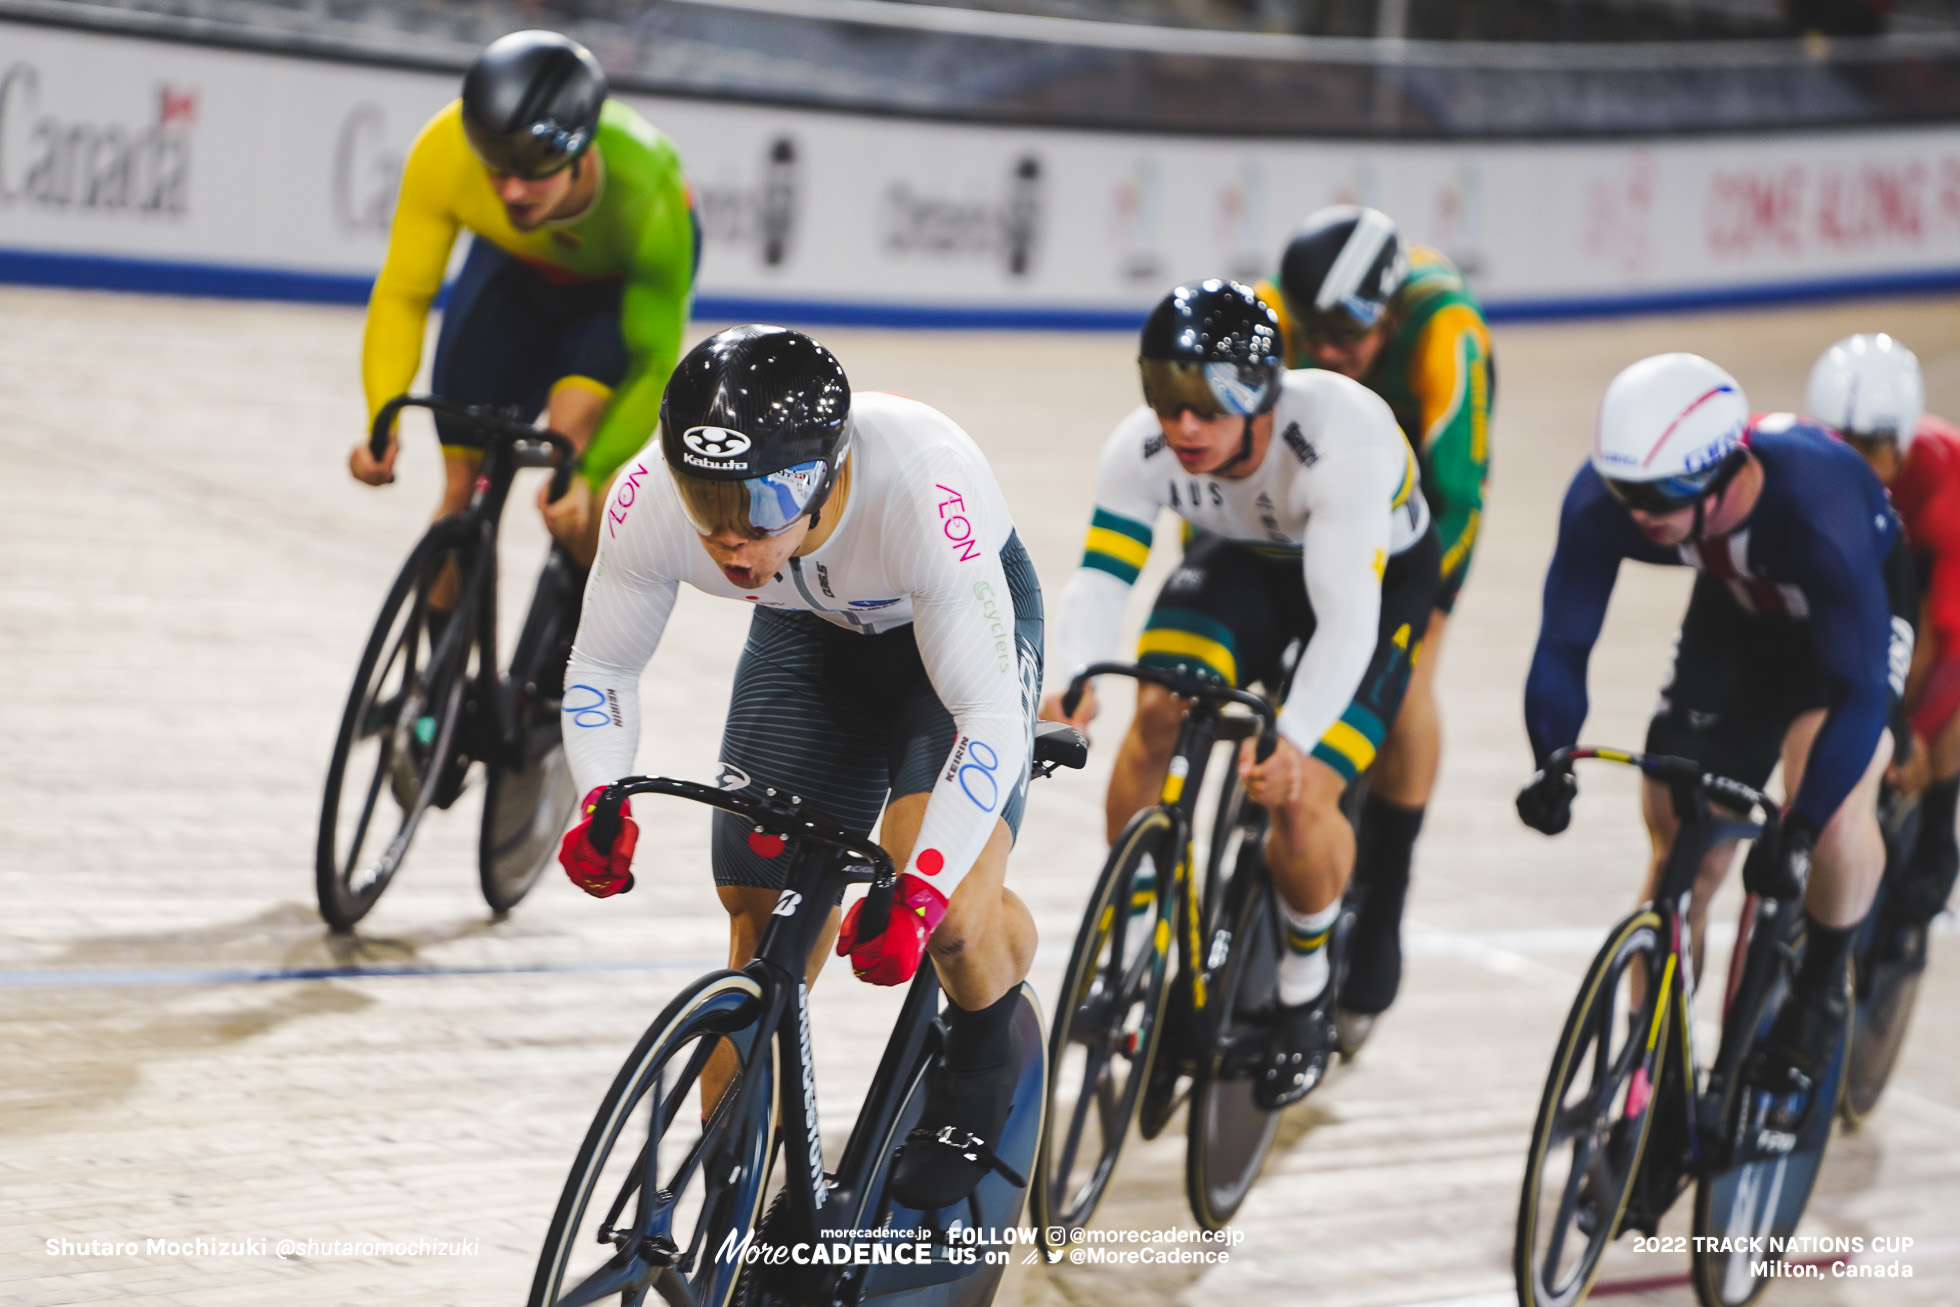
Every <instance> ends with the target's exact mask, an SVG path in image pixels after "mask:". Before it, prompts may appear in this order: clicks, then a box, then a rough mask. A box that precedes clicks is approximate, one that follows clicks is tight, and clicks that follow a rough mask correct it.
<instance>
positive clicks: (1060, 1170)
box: [1055, 1051, 1107, 1185]
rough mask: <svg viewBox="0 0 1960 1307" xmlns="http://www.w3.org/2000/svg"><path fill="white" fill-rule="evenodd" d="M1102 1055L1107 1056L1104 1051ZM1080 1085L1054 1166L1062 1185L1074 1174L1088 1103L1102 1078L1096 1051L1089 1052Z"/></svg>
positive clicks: (1087, 1114) (1087, 1121)
mask: <svg viewBox="0 0 1960 1307" xmlns="http://www.w3.org/2000/svg"><path fill="white" fill-rule="evenodd" d="M1103 1056H1105V1057H1107V1053H1106V1052H1105V1053H1104V1054H1103ZM1083 1072H1084V1073H1083V1077H1082V1087H1083V1089H1084V1091H1085V1092H1083V1093H1080V1094H1078V1095H1076V1099H1075V1108H1074V1110H1073V1111H1071V1112H1070V1113H1069V1122H1068V1134H1067V1136H1066V1139H1067V1142H1066V1143H1065V1144H1064V1145H1063V1146H1062V1160H1061V1162H1060V1164H1059V1165H1058V1166H1056V1168H1055V1174H1056V1175H1057V1176H1059V1177H1060V1178H1061V1180H1062V1182H1063V1184H1064V1185H1066V1184H1067V1183H1068V1178H1069V1176H1071V1175H1073V1174H1075V1154H1076V1151H1077V1150H1078V1149H1080V1148H1081V1146H1082V1130H1083V1127H1085V1126H1086V1125H1088V1123H1089V1105H1090V1104H1091V1103H1093V1102H1094V1101H1095V1099H1096V1091H1097V1084H1096V1082H1098V1081H1100V1080H1101V1079H1102V1070H1101V1067H1100V1066H1099V1065H1098V1064H1097V1058H1096V1053H1095V1052H1093V1051H1092V1052H1091V1053H1090V1054H1089V1058H1088V1061H1087V1063H1086V1064H1085V1066H1084V1068H1083Z"/></svg>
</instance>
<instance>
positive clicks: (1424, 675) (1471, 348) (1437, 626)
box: [1259, 205, 1496, 1054]
mask: <svg viewBox="0 0 1960 1307" xmlns="http://www.w3.org/2000/svg"><path fill="white" fill-rule="evenodd" d="M1259 291H1260V294H1261V296H1262V297H1263V298H1264V299H1265V300H1266V302H1267V303H1268V304H1271V305H1272V306H1273V308H1274V309H1275V311H1277V312H1278V313H1279V315H1280V327H1281V330H1282V332H1283V333H1284V335H1285V339H1286V347H1287V353H1286V361H1287V365H1288V366H1289V367H1296V368H1304V367H1317V368H1326V369H1328V370H1329V371H1333V372H1338V373H1340V374H1341V375H1342V376H1345V377H1353V378H1354V379H1355V380H1356V381H1359V382H1361V383H1362V384H1363V385H1365V386H1367V387H1368V389H1370V390H1372V391H1374V392H1375V393H1376V394H1377V395H1380V396H1381V397H1382V398H1383V399H1385V400H1387V401H1388V406H1389V408H1390V409H1392V410H1394V413H1395V420H1396V421H1397V422H1398V423H1399V424H1400V425H1401V427H1402V432H1403V434H1404V435H1406V436H1407V437H1408V438H1409V443H1410V444H1411V445H1413V446H1414V447H1415V450H1416V454H1417V456H1418V457H1419V459H1420V460H1421V465H1422V493H1423V497H1424V498H1425V499H1427V500H1428V501H1429V510H1430V513H1431V514H1432V516H1433V517H1434V520H1435V523H1436V543H1437V545H1438V547H1439V548H1440V549H1441V550H1442V580H1441V583H1440V584H1439V585H1438V587H1437V591H1436V607H1435V610H1434V611H1433V612H1432V613H1431V614H1430V616H1429V632H1428V634H1427V635H1426V636H1425V637H1424V638H1423V642H1422V649H1421V651H1420V656H1419V657H1418V658H1417V659H1416V660H1415V671H1414V673H1413V674H1412V675H1411V676H1410V679H1409V692H1408V695H1407V697H1406V698H1405V699H1404V700H1403V703H1402V711H1401V712H1400V713H1399V714H1397V715H1396V718H1395V723H1394V725H1393V726H1391V727H1390V728H1389V732H1388V738H1387V739H1386V740H1384V741H1383V742H1382V749H1381V757H1379V758H1378V759H1376V761H1375V766H1374V770H1373V771H1372V772H1370V773H1369V776H1368V797H1367V800H1366V802H1364V803H1363V804H1362V808H1361V826H1360V849H1359V852H1358V854H1357V855H1356V858H1355V877H1356V878H1357V880H1359V882H1360V884H1361V887H1362V890H1363V897H1362V904H1361V911H1360V915H1359V918H1358V920H1357V921H1356V923H1355V932H1354V947H1353V952H1352V956H1351V958H1350V960H1349V963H1348V969H1347V977H1346V979H1345V980H1343V981H1342V983H1341V993H1340V996H1339V998H1338V999H1337V1000H1336V1005H1335V1009H1334V1016H1335V1020H1336V1022H1337V1024H1338V1026H1339V1029H1340V1038H1341V1049H1342V1051H1343V1052H1346V1053H1350V1054H1351V1053H1353V1052H1354V1051H1355V1050H1356V1049H1358V1048H1359V1047H1360V1045H1361V1042H1362V1041H1363V1040H1364V1039H1366V1038H1367V1036H1368V1033H1369V1031H1370V1030H1371V1029H1372V1027H1373V1025H1374V1022H1375V1018H1376V1017H1377V1016H1379V1015H1380V1014H1381V1013H1382V1012H1385V1011H1387V1010H1388V1007H1389V1005H1390V1004H1392V1003H1393V1002H1394V1001H1395V995H1396V991H1397V990H1398V989H1399V988H1400V986H1401V980H1402V907H1403V903H1404V902H1405V900H1406V898H1407V896H1408V889H1409V866H1410V863H1411V861H1412V859H1413V857H1414V853H1415V842H1416V836H1417V834H1418V833H1419V832H1420V831H1421V829H1422V818H1423V811H1424V809H1425V808H1426V807H1427V806H1428V804H1429V795H1430V792H1431V791H1432V790H1433V789H1434V788H1435V785H1436V772H1437V768H1438V765H1439V764H1440V761H1441V758H1442V719H1441V714H1440V712H1439V710H1438V708H1437V704H1436V693H1435V686H1436V663H1437V659H1438V658H1439V656H1440V655H1441V653H1442V642H1443V633H1444V627H1445V625H1446V623H1447V622H1448V619H1449V616H1450V613H1451V612H1452V610H1454V609H1455V607H1456V600H1457V596H1458V595H1459V594H1460V593H1462V590H1463V582H1464V579H1465V578H1466V577H1467V576H1468V575H1469V572H1470V556H1471V554H1472V553H1473V552H1474V551H1475V549H1476V545H1477V534H1478V531H1479V529H1480V527H1481V526H1482V523H1483V509H1484V481H1485V478H1486V476H1487V475H1488V473H1489V468H1490V408H1491V402H1492V399H1493V396H1494V395H1495V392H1496V372H1495V363H1494V362H1493V358H1492V354H1491V345H1490V330H1489V328H1488V327H1486V326H1485V324H1484V313H1483V309H1482V308H1481V307H1480V306H1479V305H1478V303H1477V301H1476V299H1475V297H1473V296H1472V295H1471V294H1470V290H1469V287H1468V286H1466V285H1465V284H1464V280H1463V274H1462V273H1460V272H1458V271H1457V269H1456V267H1455V265H1453V264H1452V263H1451V262H1450V261H1449V260H1448V259H1446V258H1444V257H1443V256H1442V255H1441V254H1439V253H1437V252H1436V251H1435V250H1431V249H1425V248H1424V247H1422V246H1419V245H1406V244H1405V243H1404V242H1403V241H1402V239H1401V237H1400V235H1399V234H1398V233H1397V232H1396V230H1395V224H1394V223H1393V222H1392V221H1391V220H1390V219H1389V217H1388V215H1387V214H1385V213H1383V212H1381V211H1380V210H1379V209H1366V208H1359V207H1356V206H1354V205H1335V206H1332V207H1329V208H1325V209H1321V210H1318V211H1317V212H1315V213H1313V214H1311V215H1310V216H1309V217H1308V218H1307V220H1306V222H1305V223H1303V224H1302V225H1301V227H1300V230H1299V231H1298V232H1297V233H1295V234H1294V236H1293V238H1292V239H1291V240H1289V241H1288V242H1287V246H1286V250H1285V252H1284V253H1283V254H1282V255H1281V257H1280V268H1279V280H1278V284H1277V285H1275V284H1274V283H1272V282H1266V283H1262V284H1261V285H1260V287H1259Z"/></svg>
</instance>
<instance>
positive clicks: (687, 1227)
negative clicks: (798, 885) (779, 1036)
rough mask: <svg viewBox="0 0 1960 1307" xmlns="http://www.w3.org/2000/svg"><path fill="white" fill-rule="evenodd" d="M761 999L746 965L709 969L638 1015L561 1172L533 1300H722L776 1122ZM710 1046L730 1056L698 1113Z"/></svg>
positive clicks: (550, 1305)
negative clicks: (629, 1042) (655, 1009)
mask: <svg viewBox="0 0 1960 1307" xmlns="http://www.w3.org/2000/svg"><path fill="white" fill-rule="evenodd" d="M762 1010H763V1002H762V989H761V987H760V986H759V985H758V984H757V983H756V981H755V980H754V978H752V977H751V976H749V975H747V974H746V973H744V972H739V971H719V972H714V973H712V974H710V975H708V976H705V977H703V978H702V979H700V980H698V981H696V982H695V983H694V984H693V985H692V986H691V987H690V988H688V989H686V990H683V991H682V992H681V993H680V994H679V995H678V996H677V997H676V998H675V999H674V1001H673V1002H671V1003H669V1004H668V1005H667V1008H666V1010H665V1011H664V1012H662V1013H661V1014H660V1017H659V1019H658V1020H656V1021H655V1022H654V1023H653V1025H652V1026H650V1027H648V1029H647V1032H646V1034H645V1035H643V1036H641V1038H640V1042H639V1045H638V1046H637V1047H636V1048H634V1050H633V1053H632V1056H631V1057H629V1058H628V1059H627V1060H626V1065H625V1066H623V1067H621V1068H620V1072H619V1075H618V1077H617V1078H615V1079H614V1081H613V1085H612V1089H611V1090H610V1091H608V1093H607V1094H606V1098H605V1101H604V1102H603V1103H601V1104H600V1106H599V1113H598V1115H597V1116H595V1117H594V1118H593V1120H592V1127H591V1129H590V1130H589V1131H587V1133H586V1136H585V1143H584V1145H583V1146H582V1147H581V1148H580V1149H579V1154H578V1160H577V1162H575V1163H574V1164H573V1166H572V1173H571V1175H570V1177H569V1178H568V1179H567V1180H566V1181H565V1190H564V1193H563V1195H562V1196H561V1197H560V1198H559V1200H558V1209H557V1212H556V1214H555V1215H554V1216H553V1217H552V1218H551V1230H550V1232H549V1233H548V1234H547V1235H546V1236H545V1241H544V1250H543V1252H542V1253H541V1254H540V1255H539V1257H538V1271H537V1275H536V1277H535V1278H534V1279H533V1281H532V1283H531V1296H530V1299H529V1303H530V1307H581V1305H583V1304H589V1303H604V1302H616V1303H619V1304H621V1305H622V1307H637V1305H638V1304H640V1303H643V1302H645V1301H646V1298H647V1295H648V1294H656V1295H658V1296H660V1297H662V1298H664V1299H666V1300H667V1301H668V1302H671V1303H688V1304H699V1307H726V1304H727V1303H728V1300H729V1296H730V1295H731V1294H732V1293H733V1292H734V1289H735V1281H736V1278H737V1276H738V1275H739V1273H740V1271H741V1263H740V1261H739V1259H737V1258H735V1257H734V1256H732V1255H731V1254H732V1251H733V1249H735V1248H736V1247H738V1246H739V1245H740V1244H741V1242H742V1241H743V1239H745V1238H746V1237H748V1235H749V1233H750V1231H751V1230H753V1229H754V1228H755V1220H756V1214H757V1212H758V1211H759V1210H760V1208H761V1206H762V1197H763V1193H764V1191H765V1190H766V1188H767V1186H768V1180H769V1161H770V1151H771V1147H772V1144H773V1140H774V1138H775V1132H776V1122H777V1098H776V1081H777V1070H778V1068H777V1064H776V1045H775V1041H774V1040H773V1039H772V1038H769V1037H768V1036H769V1035H770V1034H772V1033H773V1032H769V1031H765V1030H763V1029H762V1028H761V1025H760V1019H761V1015H762ZM719 1048H728V1049H731V1050H732V1051H733V1055H734V1058H735V1061H736V1064H737V1067H738V1070H737V1073H736V1075H735V1077H734V1079H732V1080H731V1081H730V1082H729V1087H728V1091H727V1092H726V1093H724V1094H723V1095H722V1096H721V1099H720V1101H719V1102H718V1103H717V1104H716V1105H715V1107H714V1110H713V1111H712V1112H711V1113H706V1114H705V1115H706V1120H705V1121H704V1120H703V1116H704V1113H703V1111H702V1107H703V1104H702V1102H701V1094H700V1092H699V1080H700V1076H701V1072H702V1069H703V1068H704V1067H705V1066H706V1064H707V1062H708V1059H709V1058H710V1057H711V1056H713V1055H714V1053H715V1051H716V1050H717V1049H719ZM738 1100H739V1101H738ZM629 1209H630V1210H629Z"/></svg>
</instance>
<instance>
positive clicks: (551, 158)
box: [463, 32, 606, 181]
mask: <svg viewBox="0 0 1960 1307" xmlns="http://www.w3.org/2000/svg"><path fill="white" fill-rule="evenodd" d="M605 102H606V75H605V73H604V72H602V71H601V70H600V68H599V61H598V60H597V59H594V58H593V57H592V52H591V51H590V50H587V49H586V48H585V47H584V46H582V45H580V44H579V43H578V42H577V41H574V40H572V39H571V38H570V37H567V36H560V35H559V34H558V33H556V32H512V33H511V34H510V35H509V36H500V37H498V38H497V39H496V40H494V41H492V42H491V43H490V44H489V45H488V46H487V47H485V48H484V51H483V53H482V54H480V55H478V56H477V57H476V62H474V63H472V64H471V65H470V68H469V71H468V72H466V73H464V74H463V134H464V135H466V136H467V137H469V141H470V148H471V149H472V150H474V151H475V152H476V157H477V158H479V159H481V160H482V161H483V166H484V167H486V168H488V169H490V170H491V171H492V172H500V173H513V174H515V175H517V176H519V177H524V178H527V179H530V180H533V181H535V180H536V179H538V178H540V177H549V176H551V175H552V174H553V173H555V172H558V171H559V170H561V169H563V168H566V167H568V166H570V165H571V164H572V163H574V162H576V161H577V159H578V157H579V156H580V155H582V154H584V153H585V151H586V149H587V147H589V146H590V145H591V144H592V138H593V135H594V134H595V133H597V132H598V130H599V109H600V106H602V105H604V104H605Z"/></svg>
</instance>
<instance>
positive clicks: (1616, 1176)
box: [1512, 909, 1679, 1307]
mask: <svg viewBox="0 0 1960 1307" xmlns="http://www.w3.org/2000/svg"><path fill="white" fill-rule="evenodd" d="M1663 929H1664V926H1663V923H1662V921H1661V918H1660V914H1658V913H1656V912H1654V911H1652V910H1650V909H1643V910H1642V911H1639V912H1636V913H1634V914H1633V915H1632V916H1631V917H1628V918H1627V919H1626V920H1625V921H1623V922H1621V923H1620V925H1619V927H1618V928H1617V929H1615V930H1614V931H1613V933H1612V934H1611V935H1610V936H1608V937H1607V940H1606V944H1605V947H1603V948H1601V949H1600V951H1599V953H1598V955H1597V956H1596V957H1594V958H1593V962H1592V966H1591V967H1590V968H1588V969H1587V971H1586V978H1585V980H1584V981H1583V982H1582V983H1581V984H1580V986H1579V997H1578V998H1577V1000H1575V1001H1574V1002H1573V1004H1572V1010H1571V1012H1570V1013H1569V1014H1568V1015H1567V1016H1566V1019H1565V1030H1564V1032H1563V1033H1562V1034H1561V1035H1560V1036H1559V1043H1558V1051H1557V1053H1555V1054H1554V1055H1553V1057H1552V1068H1551V1072H1550V1074H1549V1075H1547V1076H1546V1078H1545V1093H1544V1096H1543V1097H1542V1098H1541V1099H1540V1100H1539V1103H1538V1118H1537V1122H1536V1124H1535V1125H1534V1126H1533V1127H1532V1132H1531V1151H1530V1153H1529V1155H1528V1157H1527V1160H1526V1162H1525V1174H1524V1190H1523V1193H1522V1194H1521V1195H1520V1196H1519V1200H1518V1228H1517V1236H1516V1243H1515V1245H1514V1247H1513V1253H1512V1269H1513V1271H1514V1272H1515V1274H1516V1276H1517V1285H1518V1303H1519V1307H1570V1304H1573V1303H1576V1302H1578V1301H1579V1300H1580V1299H1581V1298H1583V1297H1585V1296H1586V1292H1587V1290H1589V1289H1590V1288H1591V1287H1592V1282H1593V1277H1594V1276H1595V1275H1596V1274H1597V1273H1598V1271H1599V1259H1600V1256H1601V1255H1602V1254H1603V1253H1604V1252H1605V1251H1606V1245H1607V1244H1608V1243H1609V1242H1611V1241H1612V1238H1613V1236H1614V1234H1615V1232H1616V1231H1617V1229H1618V1227H1619V1223H1620V1218H1621V1216H1622V1214H1623V1213H1624V1212H1625V1211H1626V1206H1627V1199H1628V1197H1629V1195H1631V1193H1632V1192H1633V1186H1634V1180H1635V1178H1636V1176H1638V1174H1639V1172H1640V1164H1641V1160H1642V1157H1643V1155H1644V1153H1645V1152H1646V1148H1647V1137H1648V1134H1649V1129H1650V1127H1651V1126H1652V1124H1653V1118H1654V1112H1653V1104H1654V1101H1655V1092H1654V1091H1655V1086H1656V1085H1657V1083H1658V1082H1659V1075H1660V1069H1661V1061H1662V1058H1663V1057H1664V1056H1666V1051H1667V1039H1668V1026H1669V1023H1670V1018H1671V1016H1672V1013H1673V1007H1674V996H1673V993H1672V986H1673V984H1674V983H1676V982H1677V981H1678V979H1679V978H1678V977H1677V976H1674V975H1673V974H1672V972H1671V970H1668V969H1666V968H1664V965H1663V959H1664V958H1666V957H1667V954H1666V950H1665V948H1664V947H1663V944H1662V931H1663ZM1635 976H1639V977H1642V980H1643V984H1644V993H1643V995H1642V997H1641V1000H1640V1001H1639V1002H1638V1003H1635V1002H1634V1001H1633V993H1632V988H1631V986H1630V984H1629V982H1630V980H1631V978H1632V977H1635ZM1663 976H1665V981H1664V980H1663ZM1664 989H1666V990H1667V991H1668V992H1667V993H1666V995H1665V997H1666V999H1667V1001H1666V1002H1665V1003H1664V1004H1663V1003H1662V998H1663V990H1664Z"/></svg>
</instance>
